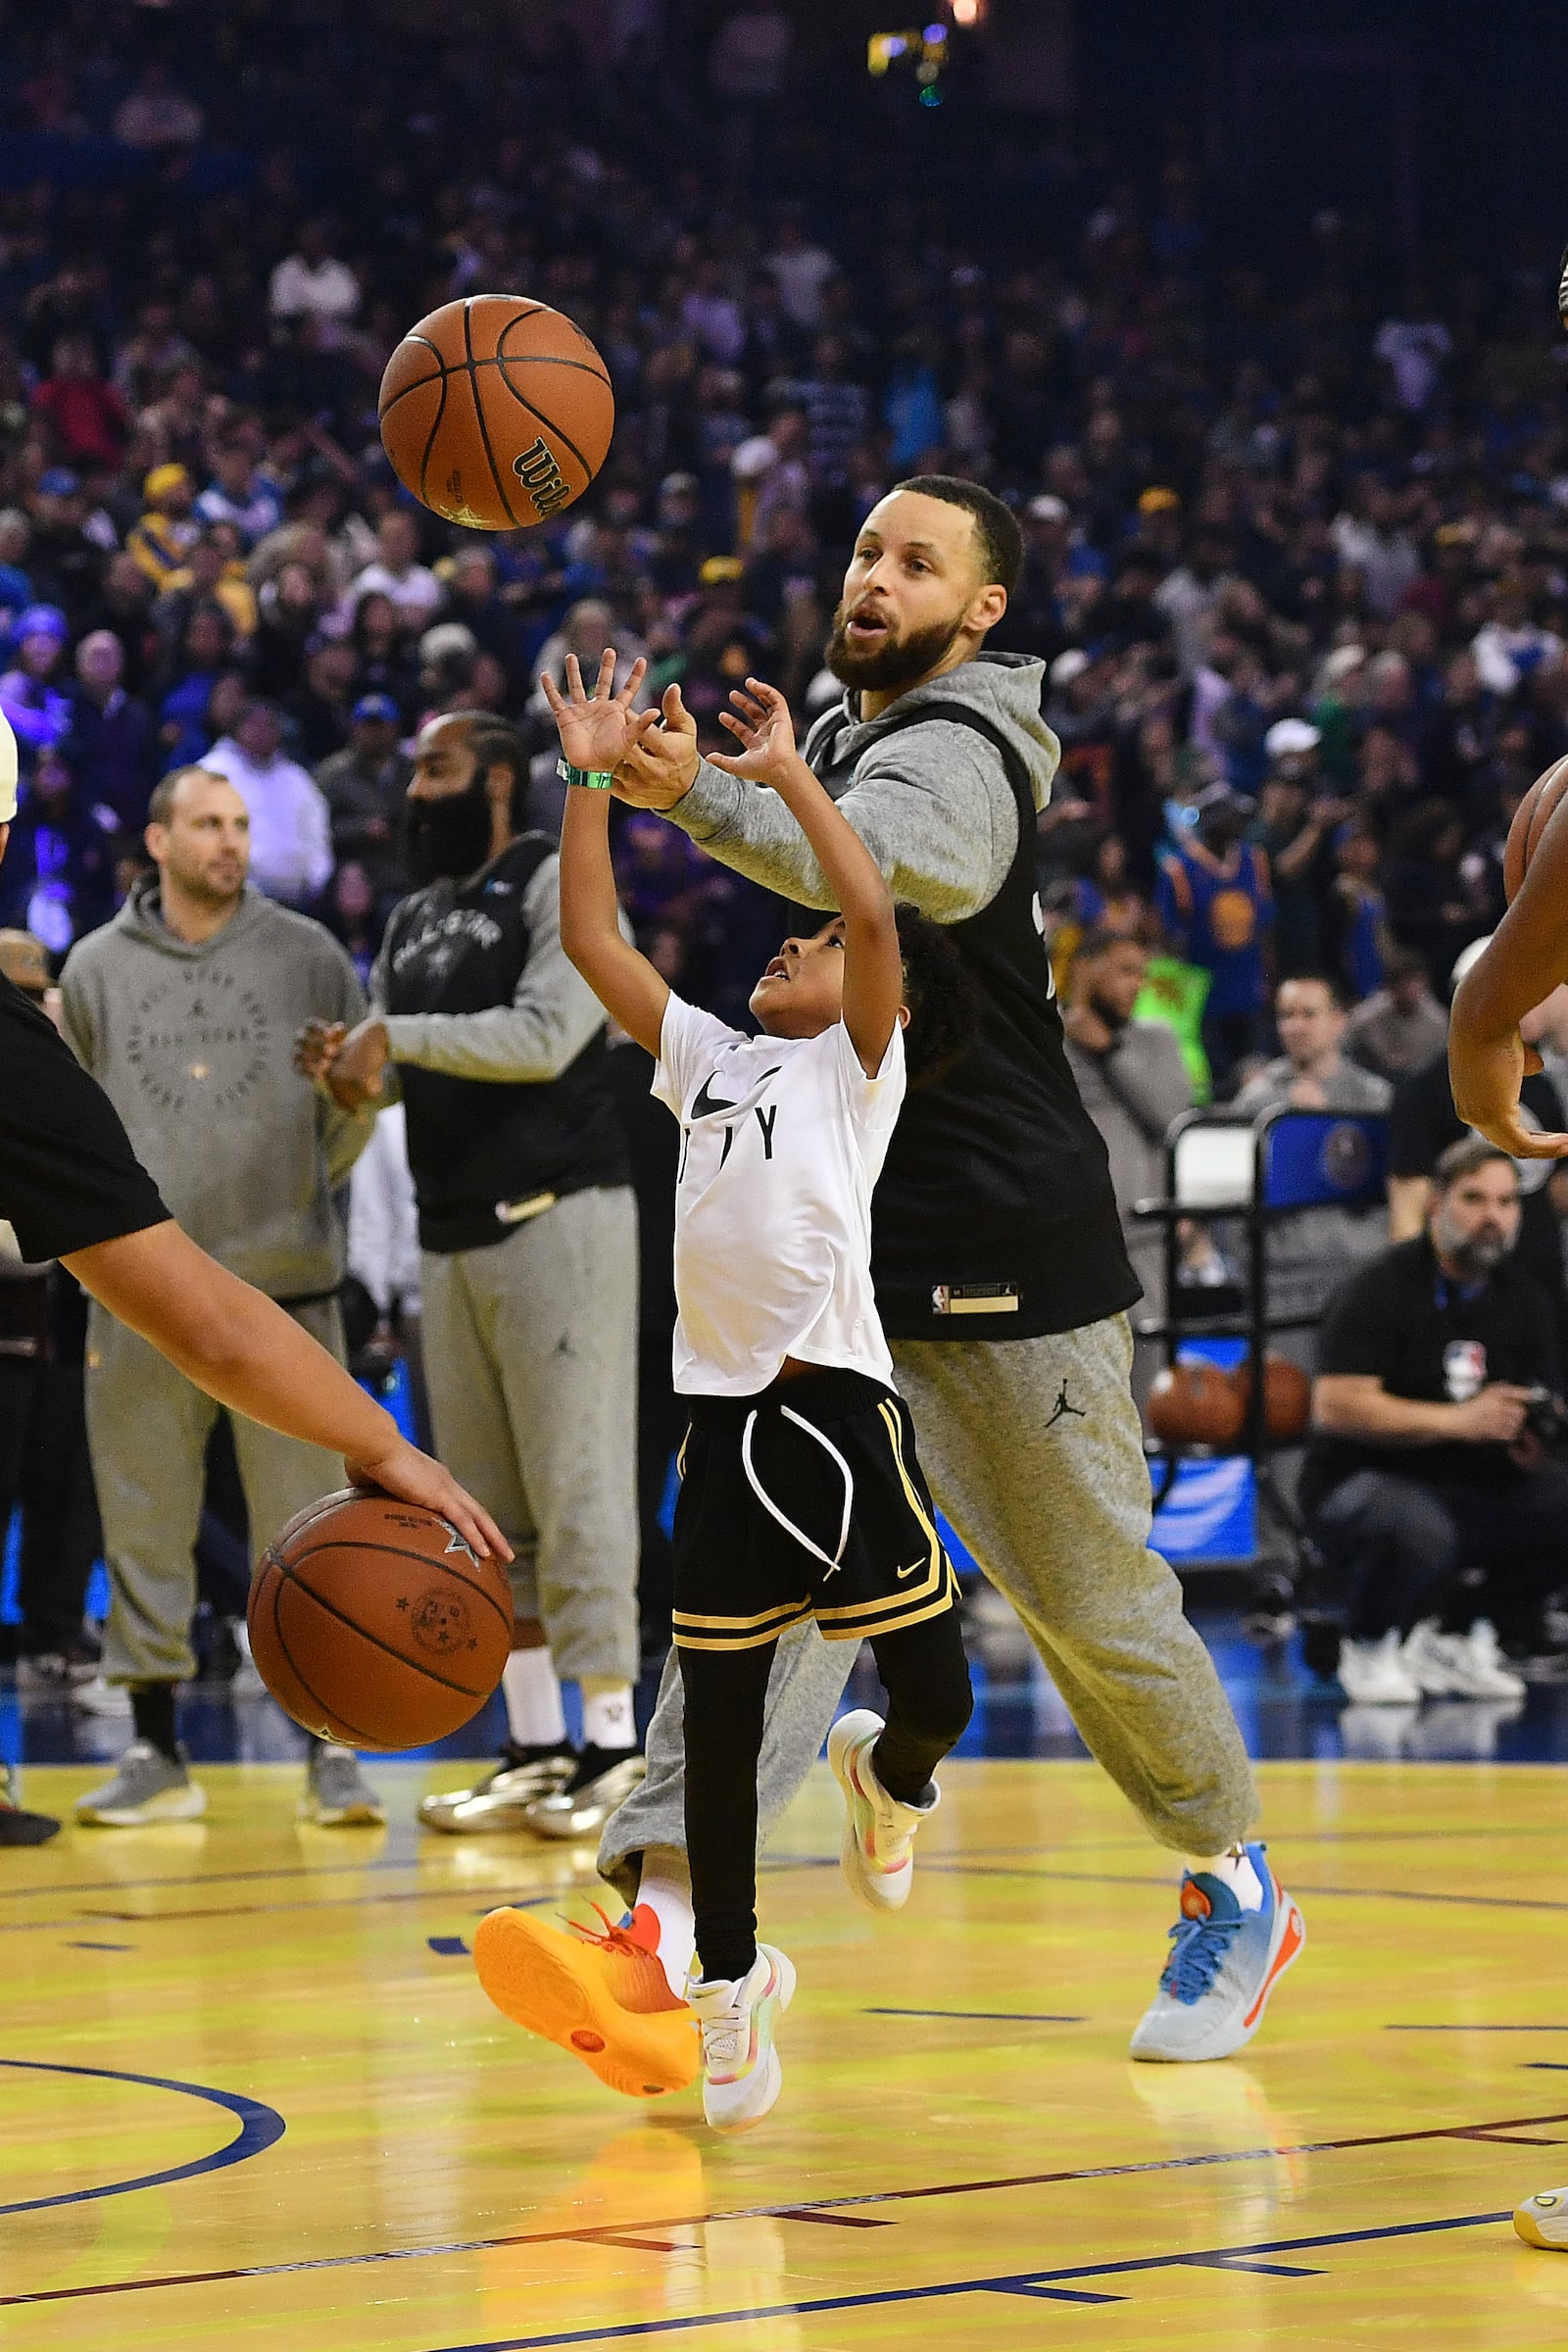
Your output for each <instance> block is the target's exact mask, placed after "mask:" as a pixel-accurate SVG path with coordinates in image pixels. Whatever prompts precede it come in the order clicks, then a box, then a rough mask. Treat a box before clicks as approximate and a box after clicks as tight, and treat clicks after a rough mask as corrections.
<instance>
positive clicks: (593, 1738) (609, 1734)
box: [582, 1683, 637, 1747]
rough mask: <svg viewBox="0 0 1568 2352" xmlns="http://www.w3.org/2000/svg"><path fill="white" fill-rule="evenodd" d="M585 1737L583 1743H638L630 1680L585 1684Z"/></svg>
mask: <svg viewBox="0 0 1568 2352" xmlns="http://www.w3.org/2000/svg"><path fill="white" fill-rule="evenodd" d="M582 1740H583V1745H584V1747H635V1746H636V1744H637V1719H636V1717H635V1716H634V1715H633V1713H632V1711H631V1685H630V1683H611V1684H609V1685H607V1686H606V1688H605V1689H603V1690H598V1691H595V1690H590V1689H589V1688H588V1686H587V1685H586V1684H585V1685H584V1686H583V1693H582Z"/></svg>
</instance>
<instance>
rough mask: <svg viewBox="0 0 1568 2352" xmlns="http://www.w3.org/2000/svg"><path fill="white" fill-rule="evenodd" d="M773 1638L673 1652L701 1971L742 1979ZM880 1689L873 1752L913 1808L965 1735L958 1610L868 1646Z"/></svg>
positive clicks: (753, 1918) (753, 1937)
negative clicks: (881, 1719) (681, 1700)
mask: <svg viewBox="0 0 1568 2352" xmlns="http://www.w3.org/2000/svg"><path fill="white" fill-rule="evenodd" d="M776 1647H777V1644H776V1642H767V1643H766V1644H765V1645H764V1646H762V1647H761V1648H759V1649H740V1650H713V1649H680V1650H678V1651H677V1653H676V1654H677V1656H678V1657H679V1659H680V1674H681V1685H682V1689H683V1691H684V1693H685V1714H686V1851H687V1856H688V1858H689V1860H690V1863H691V1873H692V1909H693V1911H694V1913H695V1915H696V1921H697V1950H698V1954H699V1957H700V1959H701V1961H702V1967H703V1974H704V1976H706V1977H744V1976H745V1974H746V1972H747V1970H748V1969H749V1968H750V1967H751V1965H752V1963H753V1961H754V1960H755V1959H756V1958H757V1761H758V1758H759V1756H760V1754H761V1752H762V1711H763V1707H764V1705H765V1703H766V1699H767V1677H768V1671H769V1669H770V1668H771V1666H772V1663H773V1653H774V1650H775V1649H776ZM871 1650H872V1654H873V1655H874V1657H875V1659H876V1668H877V1672H878V1674H879V1675H880V1676H881V1677H882V1683H883V1687H884V1689H885V1690H886V1691H887V1694H888V1719H887V1729H886V1730H885V1731H884V1732H883V1734H882V1736H881V1738H880V1739H879V1740H878V1741H877V1743H876V1746H875V1747H874V1748H873V1750H872V1751H871V1760H872V1763H873V1764H874V1765H875V1767H876V1777H877V1779H878V1780H879V1781H880V1782H881V1784H882V1786H883V1788H884V1789H886V1790H887V1792H888V1794H889V1796H892V1797H897V1798H898V1799H899V1801H900V1802H901V1803H902V1804H913V1803H914V1802H915V1801H916V1800H917V1799H918V1798H919V1797H920V1795H921V1794H922V1792H923V1790H924V1789H925V1788H926V1785H927V1783H928V1782H929V1781H930V1778H931V1774H932V1772H933V1770H934V1769H935V1767H936V1766H937V1765H938V1764H939V1763H940V1762H941V1761H942V1758H943V1757H944V1756H945V1755H946V1754H947V1752H948V1750H949V1748H950V1747H952V1746H954V1745H955V1743H956V1741H957V1740H960V1739H961V1738H962V1737H963V1729H964V1726H965V1724H966V1723H967V1722H968V1720H969V1715H970V1711H971V1708H972V1706H973V1703H974V1702H973V1698H972V1696H971V1693H970V1690H969V1668H968V1664H967V1661H966V1660H965V1658H964V1654H963V1637H962V1635H961V1633H960V1631H959V1628H958V1612H957V1610H956V1609H944V1610H943V1612H942V1614H941V1616H940V1617H929V1618H927V1620H926V1622H925V1623H924V1624H923V1625H912V1626H908V1627H907V1628H906V1629H905V1630H904V1631H902V1632H900V1633H893V1634H878V1635H876V1636H874V1637H873V1639H872V1642H871Z"/></svg>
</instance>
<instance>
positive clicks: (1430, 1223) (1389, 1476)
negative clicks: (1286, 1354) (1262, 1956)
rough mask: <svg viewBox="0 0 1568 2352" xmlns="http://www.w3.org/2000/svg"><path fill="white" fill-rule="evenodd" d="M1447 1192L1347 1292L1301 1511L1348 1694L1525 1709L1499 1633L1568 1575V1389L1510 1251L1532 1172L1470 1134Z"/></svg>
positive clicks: (1538, 1298) (1443, 1186) (1368, 1699)
mask: <svg viewBox="0 0 1568 2352" xmlns="http://www.w3.org/2000/svg"><path fill="white" fill-rule="evenodd" d="M1432 1184H1433V1197H1432V1203H1431V1206H1430V1208H1429V1209H1428V1212H1427V1222H1426V1228H1425V1230H1424V1231H1423V1232H1422V1233H1420V1234H1418V1235H1417V1236H1416V1238H1415V1239H1414V1240H1413V1241H1408V1242H1400V1243H1397V1245H1396V1247H1395V1248H1394V1249H1392V1250H1387V1251H1386V1252H1385V1253H1384V1255H1383V1256H1381V1257H1379V1258H1377V1259H1375V1260H1374V1262H1373V1263H1372V1264H1371V1265H1369V1266H1367V1267H1365V1268H1363V1270H1362V1271H1361V1272H1360V1273H1359V1274H1357V1275H1356V1276H1355V1278H1354V1279H1353V1281H1351V1282H1349V1283H1348V1284H1347V1285H1346V1287H1345V1289H1343V1290H1342V1291H1341V1292H1339V1294H1338V1295H1337V1297H1336V1298H1335V1299H1333V1300H1332V1301H1331V1302H1330V1305H1329V1308H1328V1312H1327V1314H1326V1315H1325V1316H1324V1319H1323V1322H1322V1325H1321V1326H1320V1329H1319V1332H1318V1364H1319V1371H1318V1377H1317V1379H1316V1381H1315V1382H1314V1384H1313V1389H1312V1423H1313V1437H1312V1442H1311V1445H1310V1446H1309V1448H1308V1451H1307V1457H1306V1462H1305V1466H1304V1468H1303V1470H1302V1474H1301V1487H1300V1497H1301V1505H1302V1508H1303V1509H1304V1510H1305V1511H1306V1512H1307V1514H1308V1516H1309V1518H1310V1521H1311V1525H1312V1533H1313V1536H1314V1538H1315V1540H1316V1542H1317V1544H1318V1546H1319V1548H1320V1549H1321V1551H1322V1552H1323V1554H1324V1557H1325V1558H1326V1560H1327V1561H1328V1563H1329V1566H1330V1569H1331V1571H1332V1572H1333V1573H1334V1574H1335V1576H1336V1578H1337V1580H1338V1583H1339V1586H1340V1589H1341V1591H1342V1593H1343V1595H1344V1600H1345V1606H1346V1611H1347V1639H1346V1641H1345V1643H1344V1646H1343V1649H1342V1652H1341V1658H1340V1680H1341V1681H1342V1683H1343V1684H1344V1686H1345V1689H1346V1691H1347V1692H1348V1695H1349V1697H1350V1698H1352V1699H1354V1700H1357V1701H1359V1702H1361V1703H1363V1704H1377V1703H1381V1702H1385V1701H1387V1702H1393V1703H1397V1702H1400V1701H1403V1702H1406V1703H1409V1702H1412V1701H1414V1700H1416V1699H1419V1698H1420V1697H1421V1696H1422V1695H1423V1694H1425V1693H1430V1694H1432V1695H1435V1696H1436V1695H1446V1696H1451V1697H1457V1698H1510V1697H1522V1696H1523V1694H1524V1684H1523V1682H1522V1681H1521V1679H1520V1678H1519V1677H1518V1676H1517V1675H1515V1674H1514V1673H1512V1672H1511V1671H1510V1670H1509V1669H1508V1667H1507V1666H1506V1665H1505V1664H1504V1662H1503V1660H1502V1657H1501V1655H1500V1653H1499V1647H1498V1639H1497V1632H1496V1631H1495V1627H1500V1630H1501V1632H1502V1633H1503V1634H1504V1636H1507V1637H1512V1638H1515V1639H1516V1640H1518V1641H1519V1642H1528V1640H1529V1638H1530V1635H1531V1633H1532V1631H1533V1628H1534V1623H1535V1620H1536V1617H1537V1615H1538V1612H1539V1609H1540V1605H1541V1603H1542V1602H1543V1600H1544V1598H1545V1596H1546V1595H1547V1594H1548V1593H1550V1592H1552V1591H1553V1590H1554V1589H1555V1588H1556V1587H1557V1586H1558V1585H1559V1584H1561V1582H1562V1579H1563V1572H1564V1569H1563V1562H1564V1553H1563V1529H1564V1527H1565V1526H1568V1467H1564V1466H1563V1465H1562V1463H1561V1462H1560V1461H1556V1460H1552V1459H1549V1458H1547V1457H1546V1456H1545V1455H1544V1450H1543V1445H1542V1439H1541V1436H1540V1427H1541V1424H1542V1422H1543V1419H1544V1418H1545V1419H1549V1416H1550V1414H1551V1410H1552V1407H1551V1403H1550V1399H1552V1398H1555V1397H1557V1395H1558V1394H1559V1392H1560V1390H1561V1386H1562V1380H1561V1372H1560V1368H1559V1365H1558V1361H1557V1343H1556V1335H1555V1330H1554V1327H1553V1320H1552V1315H1551V1310H1550V1307H1549V1305H1548V1303H1547V1301H1546V1299H1545V1297H1544V1294H1543V1292H1542V1291H1541V1289H1540V1288H1539V1286H1538V1285H1537V1284H1536V1283H1535V1282H1533V1281H1532V1280H1531V1278H1530V1275H1529V1274H1528V1272H1527V1271H1526V1270H1525V1269H1524V1268H1523V1267H1522V1266H1521V1265H1520V1264H1519V1262H1518V1260H1517V1258H1516V1256H1515V1254H1514V1245H1515V1243H1516V1242H1517V1240H1518V1238H1519V1177H1518V1172H1517V1170H1516V1168H1515V1166H1514V1163H1513V1161H1512V1160H1511V1159H1509V1158H1508V1156H1507V1154H1506V1153H1505V1152H1499V1151H1498V1150H1497V1148H1496V1146H1495V1144H1489V1143H1488V1142H1487V1141H1486V1140H1485V1138H1484V1137H1481V1136H1474V1135H1472V1136H1466V1137H1464V1138H1463V1139H1462V1140H1461V1141H1460V1142H1459V1143H1456V1144H1450V1145H1449V1147H1448V1149H1447V1151H1446V1152H1444V1154H1443V1156H1442V1158H1441V1159H1440V1160H1439V1161H1438V1164H1437V1167H1436V1169H1435V1170H1434V1172H1433V1178H1432ZM1461 1570H1464V1571H1469V1572H1472V1573H1471V1574H1470V1575H1468V1576H1467V1577H1466V1578H1465V1579H1464V1580H1463V1581H1461V1578H1460V1574H1459V1572H1460V1571H1461ZM1476 1571H1479V1572H1480V1575H1481V1577H1482V1579H1483V1580H1484V1581H1483V1583H1482V1585H1481V1588H1480V1590H1479V1592H1478V1590H1477V1586H1476V1582H1475V1576H1474V1573H1473V1572H1476ZM1483 1612H1485V1613H1483Z"/></svg>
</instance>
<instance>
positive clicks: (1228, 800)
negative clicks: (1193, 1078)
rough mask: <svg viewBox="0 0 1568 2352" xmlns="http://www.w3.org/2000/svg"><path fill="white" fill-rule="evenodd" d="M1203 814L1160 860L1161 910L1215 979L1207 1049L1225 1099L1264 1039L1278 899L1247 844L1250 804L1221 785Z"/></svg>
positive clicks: (1175, 936)
mask: <svg viewBox="0 0 1568 2352" xmlns="http://www.w3.org/2000/svg"><path fill="white" fill-rule="evenodd" d="M1196 807H1197V810H1198V824H1197V826H1196V827H1195V828H1193V829H1192V830H1190V831H1187V832H1184V835H1183V837H1182V838H1181V839H1180V840H1177V841H1175V842H1173V843H1172V844H1171V846H1169V847H1168V848H1166V849H1165V850H1163V851H1161V853H1160V856H1159V882H1158V888H1157V890H1156V893H1155V901H1154V910H1155V913H1156V914H1157V915H1158V917H1159V921H1160V926H1161V928H1162V929H1163V931H1164V933H1165V935H1166V937H1167V938H1168V939H1169V940H1170V941H1171V943H1172V944H1173V946H1174V947H1175V948H1176V951H1177V953H1178V955H1180V956H1182V957H1183V958H1184V960H1185V961H1187V962H1188V963H1194V964H1197V965H1198V967H1199V969H1200V970H1201V971H1205V972H1207V973H1208V975H1209V990H1208V1001H1207V1003H1206V1005H1204V1008H1203V1050H1204V1052H1205V1054H1207V1056H1208V1063H1209V1067H1210V1069H1211V1071H1212V1072H1213V1078H1214V1089H1215V1092H1216V1094H1224V1093H1226V1092H1227V1091H1228V1082H1229V1080H1230V1077H1231V1075H1232V1073H1233V1072H1234V1070H1235V1069H1236V1068H1237V1065H1238V1064H1239V1063H1240V1062H1242V1061H1244V1060H1245V1059H1246V1058H1247V1056H1248V1055H1249V1054H1255V1053H1256V1051H1257V1049H1258V1046H1259V1044H1260V1043H1261V1040H1262V1032H1263V1012H1264V1007H1265V1005H1266V1004H1267V1001H1268V972H1267V965H1266V962H1265V949H1266V945H1267V941H1268V934H1269V930H1270V927H1271V925H1272V923H1273V919H1274V900H1273V893H1272V890H1271V888H1270V885H1269V872H1268V860H1267V859H1266V858H1265V857H1264V856H1263V853H1262V851H1261V850H1259V849H1257V848H1256V847H1255V846H1254V845H1253V844H1251V843H1249V842H1246V841H1244V839H1243V833H1244V830H1245V828H1246V824H1247V807H1246V804H1245V803H1244V802H1242V801H1240V800H1238V799H1237V798H1236V796H1235V795H1234V794H1233V793H1231V792H1229V791H1228V790H1227V789H1226V788H1225V787H1224V786H1223V785H1218V784H1216V785H1209V786H1206V787H1205V788H1204V790H1203V791H1202V792H1201V794H1200V795H1199V798H1198V802H1197V804H1196Z"/></svg>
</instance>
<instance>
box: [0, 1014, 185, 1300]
mask: <svg viewBox="0 0 1568 2352" xmlns="http://www.w3.org/2000/svg"><path fill="white" fill-rule="evenodd" d="M0 1217H4V1218H5V1219H6V1220H7V1222H8V1223H10V1224H11V1225H13V1226H15V1228H16V1234H17V1246H18V1248H19V1249H20V1250H21V1251H22V1254H23V1256H24V1257H25V1258H32V1259H38V1258H46V1257H65V1256H68V1255H69V1254H70V1252H71V1251H72V1250H90V1249H92V1247H93V1246H94V1244H95V1243H98V1242H115V1241H119V1240H120V1238H121V1236H122V1235H123V1234H127V1233H141V1232H143V1231H144V1230H145V1228H146V1227H147V1226H149V1225H162V1224H164V1223H166V1222H167V1220H168V1217H169V1211H168V1209H167V1208H166V1207H165V1206H164V1204H163V1201H161V1200H160V1199H159V1197H158V1187H157V1186H156V1185H155V1184H154V1182H153V1180H152V1178H151V1177H150V1176H149V1175H148V1173H147V1171H146V1169H145V1168H144V1167H143V1166H142V1164H141V1162H140V1160H139V1159H138V1158H137V1157H136V1154H135V1152H133V1151H132V1150H131V1148H130V1139H129V1137H128V1136H127V1135H126V1133H125V1130H124V1128H123V1126H122V1125H121V1123H120V1113H119V1112H118V1111H117V1110H116V1108H115V1106H114V1104H113V1103H111V1102H110V1100H109V1097H108V1096H107V1095H106V1094H105V1093H104V1091H103V1089H102V1088H101V1087H100V1086H99V1085H98V1084H97V1083H96V1082H95V1080H93V1079H91V1078H89V1077H88V1075H87V1073H86V1071H85V1070H84V1069H83V1068H82V1066H81V1064H80V1063H79V1062H78V1061H77V1060H76V1058H75V1055H74V1054H73V1053H72V1051H71V1048H70V1047H69V1046H68V1045H67V1044H66V1043H65V1041H64V1039H63V1038H61V1037H60V1036H59V1035H58V1034H57V1033H56V1030H55V1027H54V1024H53V1022H51V1021H49V1020H47V1019H45V1017H44V1015H43V1014H42V1013H41V1012H40V1011H39V1010H38V1009H37V1007H36V1006H35V1005H30V1004H29V1003H28V1001H27V999H26V998H25V996H24V995H23V993H22V991H21V989H19V988H13V986H12V985H11V982H10V981H9V980H5V979H0Z"/></svg>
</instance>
